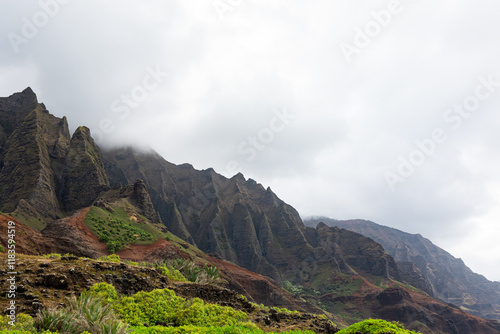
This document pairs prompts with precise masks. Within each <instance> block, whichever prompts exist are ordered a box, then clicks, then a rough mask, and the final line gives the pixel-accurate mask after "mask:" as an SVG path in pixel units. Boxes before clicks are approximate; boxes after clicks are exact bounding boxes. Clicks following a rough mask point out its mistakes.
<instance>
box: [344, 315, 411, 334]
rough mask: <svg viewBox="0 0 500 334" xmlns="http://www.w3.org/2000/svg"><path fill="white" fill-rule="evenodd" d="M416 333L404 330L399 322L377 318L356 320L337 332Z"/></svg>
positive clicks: (374, 333)
mask: <svg viewBox="0 0 500 334" xmlns="http://www.w3.org/2000/svg"><path fill="white" fill-rule="evenodd" d="M358 333H363V334H386V333H392V334H418V333H417V332H413V331H409V330H406V329H405V328H404V327H403V326H402V325H401V324H399V323H395V322H387V321H385V320H379V319H369V320H365V321H362V322H358V323H357V324H354V325H352V326H350V327H349V328H346V329H343V330H341V331H340V332H338V333H337V334H358Z"/></svg>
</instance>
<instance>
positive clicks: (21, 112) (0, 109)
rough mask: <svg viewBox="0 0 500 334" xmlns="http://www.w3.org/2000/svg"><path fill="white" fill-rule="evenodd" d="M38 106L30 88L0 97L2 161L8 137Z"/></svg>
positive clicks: (0, 150) (0, 147) (0, 148)
mask: <svg viewBox="0 0 500 334" xmlns="http://www.w3.org/2000/svg"><path fill="white" fill-rule="evenodd" d="M37 105H38V101H37V98H36V95H35V93H33V91H32V90H31V88H29V87H28V88H26V89H25V90H23V91H22V92H21V93H15V94H13V95H11V96H9V97H0V161H1V156H2V153H3V151H4V146H5V143H6V142H7V139H8V137H9V136H10V135H11V134H12V132H14V130H15V129H16V127H17V125H19V124H21V122H22V121H23V120H24V118H25V117H26V116H28V114H29V113H30V112H32V111H33V110H34V109H35V108H36V107H37Z"/></svg>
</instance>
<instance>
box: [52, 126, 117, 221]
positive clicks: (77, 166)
mask: <svg viewBox="0 0 500 334" xmlns="http://www.w3.org/2000/svg"><path fill="white" fill-rule="evenodd" d="M108 188H109V181H108V177H107V175H106V172H105V170H104V166H103V163H102V160H101V153H100V150H99V148H98V147H97V146H96V145H95V144H94V140H93V139H92V137H91V135H90V130H89V129H88V128H86V127H79V128H78V129H77V130H76V131H75V133H74V134H73V137H72V138H71V142H70V146H69V151H68V153H67V155H66V159H65V166H64V169H63V172H62V193H61V200H62V203H63V205H64V209H65V210H66V211H73V210H76V209H80V208H83V207H86V206H89V205H91V204H92V202H94V200H95V199H96V198H97V196H99V194H100V193H101V191H103V190H105V189H108Z"/></svg>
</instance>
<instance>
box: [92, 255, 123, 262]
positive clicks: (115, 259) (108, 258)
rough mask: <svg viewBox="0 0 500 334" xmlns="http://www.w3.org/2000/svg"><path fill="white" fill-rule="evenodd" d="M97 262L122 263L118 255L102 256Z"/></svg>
mask: <svg viewBox="0 0 500 334" xmlns="http://www.w3.org/2000/svg"><path fill="white" fill-rule="evenodd" d="M97 261H108V262H116V263H120V256H118V255H116V254H111V255H106V256H101V257H100V258H98V259H97Z"/></svg>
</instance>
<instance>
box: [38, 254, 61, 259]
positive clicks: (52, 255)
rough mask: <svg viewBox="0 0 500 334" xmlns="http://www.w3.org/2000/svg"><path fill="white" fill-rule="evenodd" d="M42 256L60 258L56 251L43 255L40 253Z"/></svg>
mask: <svg viewBox="0 0 500 334" xmlns="http://www.w3.org/2000/svg"><path fill="white" fill-rule="evenodd" d="M42 257H45V258H47V259H60V258H61V254H58V253H50V254H45V255H42Z"/></svg>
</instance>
